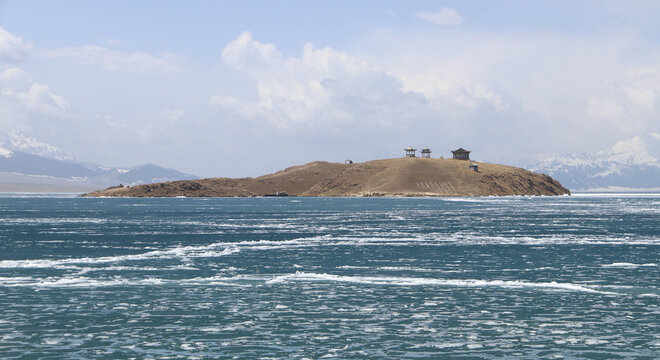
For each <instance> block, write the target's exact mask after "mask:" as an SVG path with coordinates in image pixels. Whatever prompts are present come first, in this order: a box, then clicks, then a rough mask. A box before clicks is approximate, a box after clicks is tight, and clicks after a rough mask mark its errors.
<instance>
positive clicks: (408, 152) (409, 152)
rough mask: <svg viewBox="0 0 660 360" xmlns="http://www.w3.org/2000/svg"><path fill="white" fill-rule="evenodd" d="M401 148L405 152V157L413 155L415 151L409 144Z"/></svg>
mask: <svg viewBox="0 0 660 360" xmlns="http://www.w3.org/2000/svg"><path fill="white" fill-rule="evenodd" d="M403 150H405V152H406V157H415V151H417V149H413V147H412V146H409V147H407V148H405V149H403Z"/></svg>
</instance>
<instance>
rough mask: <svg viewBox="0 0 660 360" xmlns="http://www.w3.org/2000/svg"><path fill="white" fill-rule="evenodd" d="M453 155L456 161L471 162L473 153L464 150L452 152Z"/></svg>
mask: <svg viewBox="0 0 660 360" xmlns="http://www.w3.org/2000/svg"><path fill="white" fill-rule="evenodd" d="M451 153H452V154H454V157H453V158H454V159H456V160H470V153H471V151H468V150H465V149H463V148H459V149H457V150H452V152H451Z"/></svg>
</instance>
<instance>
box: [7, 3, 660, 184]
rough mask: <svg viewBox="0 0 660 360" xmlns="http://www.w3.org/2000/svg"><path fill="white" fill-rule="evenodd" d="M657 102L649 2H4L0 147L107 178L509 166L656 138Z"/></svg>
mask: <svg viewBox="0 0 660 360" xmlns="http://www.w3.org/2000/svg"><path fill="white" fill-rule="evenodd" d="M659 95H660V2H657V1H607V0H605V1H559V0H558V1H507V0H492V1H286V0H283V1H64V0H62V1H30V0H22V1H4V0H0V132H18V133H20V134H22V135H23V136H28V137H32V138H34V139H38V140H39V141H43V142H46V143H48V144H51V145H53V146H56V147H58V148H60V149H62V150H63V151H65V152H68V153H70V154H71V155H72V156H73V157H75V158H76V159H78V160H80V161H85V162H93V163H99V164H103V165H105V166H120V167H128V166H134V165H138V164H143V163H155V164H158V165H161V166H165V167H171V168H175V169H177V170H180V171H183V172H186V173H191V174H195V175H198V176H205V177H207V176H231V177H238V176H258V175H262V174H265V173H269V172H272V171H276V170H279V169H282V168H285V167H288V166H293V165H299V164H303V163H306V162H310V161H315V160H324V161H336V162H343V161H344V160H346V159H351V160H353V161H358V162H359V161H367V160H372V159H379V158H389V157H400V156H403V155H404V152H403V148H404V147H408V146H413V147H417V148H422V147H426V146H427V147H430V148H431V150H432V151H433V153H432V156H433V157H439V156H444V157H449V156H451V152H450V150H453V149H456V148H458V147H463V148H466V149H469V150H471V151H472V154H471V156H472V158H474V159H477V160H483V161H489V162H497V163H504V164H512V165H523V164H526V163H529V162H530V161H535V160H539V159H542V158H543V157H544V156H547V155H548V154H557V153H579V152H595V151H598V150H600V149H603V148H607V147H610V146H612V144H615V143H617V142H621V141H623V140H626V139H630V138H634V137H638V136H646V135H648V134H656V135H657V134H660V116H658V115H660V112H659V110H660V104H658V102H659V101H660V97H659Z"/></svg>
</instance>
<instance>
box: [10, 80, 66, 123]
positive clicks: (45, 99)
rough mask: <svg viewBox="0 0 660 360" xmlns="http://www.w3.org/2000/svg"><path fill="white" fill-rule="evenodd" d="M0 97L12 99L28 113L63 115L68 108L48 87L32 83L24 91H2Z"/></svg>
mask: <svg viewBox="0 0 660 360" xmlns="http://www.w3.org/2000/svg"><path fill="white" fill-rule="evenodd" d="M0 96H2V97H5V98H8V99H14V100H15V101H16V102H18V103H19V104H21V105H23V106H24V107H25V108H26V109H27V110H29V111H35V112H38V113H43V114H48V115H56V116H60V115H63V114H64V113H65V112H66V110H67V109H68V107H69V103H68V102H67V101H66V100H65V99H64V98H62V97H61V96H58V95H56V94H53V93H52V92H51V91H50V90H49V89H48V86H46V85H43V84H39V83H33V84H32V85H30V88H29V89H27V90H26V91H15V90H2V92H0Z"/></svg>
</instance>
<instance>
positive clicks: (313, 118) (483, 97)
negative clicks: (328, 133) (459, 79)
mask: <svg viewBox="0 0 660 360" xmlns="http://www.w3.org/2000/svg"><path fill="white" fill-rule="evenodd" d="M222 57H223V60H224V62H225V64H227V65H229V66H231V67H232V68H235V69H238V70H240V71H241V72H242V73H244V74H245V75H247V76H248V77H249V78H250V80H251V81H252V82H253V83H254V91H253V93H254V94H255V95H254V96H253V97H237V96H235V95H234V94H232V93H227V94H218V95H215V96H213V97H212V98H211V102H212V103H213V104H215V105H217V106H219V107H222V108H224V109H226V110H229V111H231V112H233V113H234V114H237V115H239V116H241V117H244V118H247V119H254V120H262V119H263V120H266V121H268V122H269V123H271V124H273V125H275V126H276V127H277V128H280V129H315V128H326V129H341V128H344V129H347V128H348V127H349V126H360V127H369V126H374V125H376V126H381V127H401V126H403V127H411V126H415V123H419V122H423V121H426V120H428V119H429V114H430V113H433V112H437V111H439V110H438V109H446V108H447V107H448V106H449V107H451V106H458V107H459V108H474V109H476V108H479V107H481V106H483V104H488V106H493V107H494V108H496V109H497V110H498V111H499V110H505V109H507V104H506V103H505V102H504V101H503V100H502V98H501V96H500V95H499V94H497V93H496V92H494V91H492V90H491V89H489V88H488V87H486V86H485V85H483V84H479V83H476V84H468V86H463V85H458V84H451V85H448V86H446V87H445V88H443V89H438V88H434V89H432V90H431V91H429V92H428V93H424V94H423V95H422V93H421V92H420V91H419V90H420V89H419V88H414V86H406V85H405V84H404V82H403V81H402V78H400V77H398V76H397V75H395V74H394V73H393V72H391V71H388V70H386V69H384V68H381V67H377V66H375V65H373V64H371V63H370V62H369V61H366V60H365V59H362V58H359V57H356V56H351V55H349V54H346V53H343V52H340V51H337V50H334V49H332V48H329V47H326V48H323V49H316V48H314V46H313V45H312V44H311V43H307V44H306V45H305V46H304V48H303V52H302V56H301V57H299V58H297V57H284V56H283V55H282V54H281V53H280V52H279V51H278V50H277V48H276V47H275V45H273V44H264V43H261V42H259V41H256V40H253V39H252V36H251V34H250V33H249V32H245V33H243V34H241V35H240V36H239V37H238V38H236V39H235V40H233V41H231V42H230V43H229V44H228V45H227V46H226V47H225V49H224V50H223V52H222ZM420 76H421V77H423V76H424V74H420ZM419 83H422V81H421V78H420V81H419ZM440 83H441V82H440ZM437 84H438V82H432V85H431V86H429V88H430V87H432V86H435V85H437ZM426 85H428V83H426V82H424V85H422V87H423V86H426ZM413 88H414V89H413Z"/></svg>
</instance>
